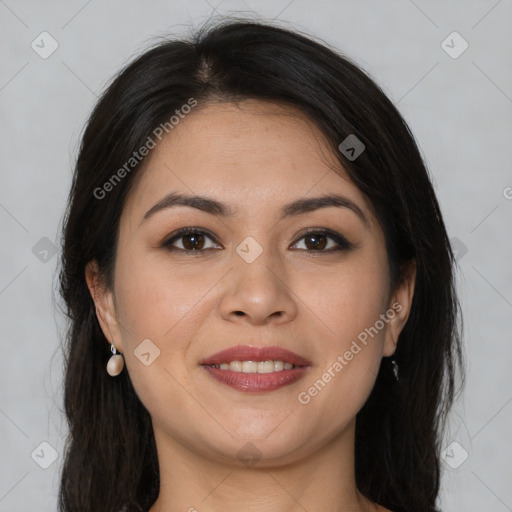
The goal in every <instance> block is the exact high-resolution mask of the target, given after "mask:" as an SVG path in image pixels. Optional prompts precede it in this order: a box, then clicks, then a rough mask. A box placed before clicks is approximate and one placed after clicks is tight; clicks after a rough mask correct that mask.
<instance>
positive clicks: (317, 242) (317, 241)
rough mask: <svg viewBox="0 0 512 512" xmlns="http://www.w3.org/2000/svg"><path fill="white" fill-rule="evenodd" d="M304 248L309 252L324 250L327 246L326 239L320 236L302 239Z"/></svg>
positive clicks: (308, 236) (315, 235)
mask: <svg viewBox="0 0 512 512" xmlns="http://www.w3.org/2000/svg"><path fill="white" fill-rule="evenodd" d="M304 240H306V247H307V248H308V249H309V250H317V249H325V246H326V245H327V237H326V236H325V235H322V234H312V235H307V236H305V237H304Z"/></svg>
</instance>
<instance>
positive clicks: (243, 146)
mask: <svg viewBox="0 0 512 512" xmlns="http://www.w3.org/2000/svg"><path fill="white" fill-rule="evenodd" d="M156 142H157V144H156V147H155V148H154V149H152V150H151V152H150V154H149V155H148V156H147V157H146V160H145V161H144V163H143V164H144V167H143V169H141V171H139V175H138V176H137V177H136V181H135V183H134V186H133V188H132V192H131V194H130V196H129V198H128V200H127V202H126V205H125V208H126V209H127V210H128V211H129V212H130V216H132V215H133V217H134V222H135V218H139V219H140V218H142V216H143V215H144V213H145V212H146V210H147V209H148V208H150V207H151V206H152V205H153V204H154V203H155V202H157V201H158V200H159V199H161V197H162V196H164V195H166V194H167V193H169V192H171V191H173V192H182V193H187V194H197V195H208V196H213V197H217V198H219V199H220V200H222V201H223V202H226V203H232V204H234V205H236V210H237V211H242V210H247V211H250V210H251V209H254V210H256V211H259V212H261V211H262V210H263V209H264V208H269V209H270V210H272V209H273V208H275V209H277V208H278V207H280V206H281V205H282V204H283V203H285V202H288V201H289V200H291V199H297V198H299V197H306V196H308V195H317V194H318V193H332V192H338V193H343V194H344V195H345V196H347V197H349V198H350V199H352V200H354V201H358V202H359V205H360V206H361V208H362V209H365V210H366V211H368V209H369V208H368V206H369V205H368V203H367V202H366V199H365V197H364V196H363V195H362V193H361V192H360V191H359V190H358V188H357V187H356V186H355V185H354V184H353V183H352V182H351V180H350V179H349V178H348V175H347V173H346V171H345V170H344V169H343V167H342V166H341V164H340V162H339V161H338V160H337V158H336V157H335V155H333V153H332V150H331V149H330V147H329V145H328V143H327V141H326V140H325V138H324V136H323V134H322V132H321V131H320V130H319V129H318V128H317V127H316V126H315V124H314V123H313V122H312V121H311V120H309V119H308V118H307V117H306V116H305V115H304V114H303V113H301V112H300V111H298V110H297V109H294V108H291V107H287V106H283V105H279V104H275V103H271V102H262V101H257V100H246V101H243V102H240V103H238V104H233V103H215V104H208V105H206V106H202V107H199V106H198V107H196V110H193V111H192V112H191V113H190V114H188V115H187V116H185V117H184V118H182V119H181V120H180V122H179V124H178V125H176V126H175V127H174V128H173V129H172V131H170V132H169V133H168V134H167V135H165V136H164V137H163V138H162V140H161V141H158V140H157V141H156ZM368 216H370V214H368Z"/></svg>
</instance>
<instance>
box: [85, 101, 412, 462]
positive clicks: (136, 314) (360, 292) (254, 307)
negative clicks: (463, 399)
mask: <svg viewBox="0 0 512 512" xmlns="http://www.w3.org/2000/svg"><path fill="white" fill-rule="evenodd" d="M343 138H344V137H343ZM341 140H342V138H341V139H340V142H341ZM145 164H146V167H145V169H144V171H143V172H142V173H141V174H140V175H139V176H137V181H136V182H135V183H134V185H135V187H134V188H133V189H132V191H131V192H130V194H129V196H128V199H127V202H126V204H125V206H124V209H123V212H122V216H121V220H120V232H119V244H118V250H117V259H116V265H115V276H114V283H115V284H114V289H113V290H103V291H101V292H100V293H99V294H98V295H95V299H96V303H97V306H98V308H97V311H98V316H99V319H100V323H101V326H102V328H103V331H104V333H105V336H106V337H107V339H108V340H109V341H111V340H112V339H113V340H114V344H115V346H116V348H117V349H118V350H119V351H120V352H122V353H123V354H124V358H125V364H126V367H127V370H128V372H129V374H130V378H131V380H132V382H133V385H134V387H135V390H136V392H137V394H138V396H139V397H140V399H141V401H142V403H143V404H144V406H145V407H146V408H147V409H148V411H149V413H150V414H151V416H152V419H153V426H154V429H155V435H156V436H157V438H158V439H160V440H162V439H166V440H167V441H168V442H169V443H170V444H171V445H174V446H180V447H185V448H187V449H188V450H192V451H193V452H194V453H196V454H198V455H201V456H206V457H209V458H214V459H215V460H223V461H231V462H233V461H235V462H236V460H237V459H238V460H240V463H242V462H243V460H242V459H243V455H247V453H246V452H247V451H250V450H253V451H254V456H257V457H258V458H259V457H261V458H262V459H263V461H266V462H267V463H268V464H269V465H273V464H283V463H286V462H292V461H295V460H298V459H299V458H300V457H303V456H305V455H307V454H308V453H313V452H314V451H315V450H318V449H319V448H320V447H321V446H324V445H326V443H327V442H328V441H330V440H332V439H333V437H335V436H337V435H340V434H343V433H344V432H347V431H348V429H350V428H351V427H353V422H354V418H355V415H356V413H357V412H358V411H359V410H360V408H361V407H362V405H363V404H364V402H365V400H366V398H367V397H368V395H369V393H370V391H371V389H372V387H373V385H374V382H375V379H376V375H377V373H378V370H379V364H380V361H381V358H382V357H383V356H384V355H385V356H389V355H391V354H392V353H393V352H394V348H395V343H394V340H396V339H397V338H398V334H399V332H400V330H401V328H402V327H403V325H404V323H405V321H406V319H407V315H408V311H409V306H410V299H411V294H412V285H411V281H409V282H406V284H403V285H401V287H400V288H398V289H396V290H390V278H389V269H388V261H387V256H386V250H385V241H384V236H383V233H382V230H381V228H380V226H379V224H378V222H377V220H376V218H375V217H374V216H373V215H372V213H371V211H370V208H369V204H368V202H367V200H366V199H365V197H364V196H363V195H362V193H361V192H360V191H359V190H358V188H357V187H356V186H355V185H354V184H353V183H352V182H351V181H350V180H349V179H348V176H347V175H346V173H345V171H344V170H343V168H342V167H341V165H340V164H339V162H338V161H337V160H336V159H335V158H334V156H333V155H332V153H331V152H330V150H329V148H328V146H327V145H326V143H325V142H323V139H322V136H321V133H320V132H319V130H318V129H317V128H316V127H315V126H314V125H313V124H312V123H310V122H308V121H307V120H306V119H305V118H304V117H303V116H302V115H300V114H299V113H297V112H294V111H293V110H290V109H285V108H284V107H279V106H277V105H275V104H271V103H264V102H260V101H253V100H252V101H245V102H242V103H241V104H239V105H238V106H236V105H234V104H231V103H224V104H215V105H212V104H210V105H208V106H206V107H203V108H201V109H200V108H199V107H198V108H197V109H196V110H194V111H192V113H190V114H189V115H188V116H187V117H185V118H184V119H182V120H181V121H180V123H179V124H178V125H177V126H175V127H174V128H173V130H172V131H171V132H170V133H169V134H168V135H166V137H165V138H163V140H162V141H161V142H159V143H158V144H157V146H156V147H155V148H154V149H152V150H151V153H150V155H149V156H148V157H147V161H146V162H145ZM335 168H336V169H337V171H336V170H335ZM169 194H180V195H182V196H191V197H194V196H202V197H207V198H208V199H209V200H211V201H215V202H218V203H222V205H223V208H224V209H225V210H226V211H225V214H221V213H220V210H215V211H213V213H212V211H205V210H204V207H205V206H207V203H206V202H202V203H197V206H199V207H197V208H196V207H192V206H186V205H183V204H182V205H174V206H169V205H168V207H165V208H159V209H157V210H153V211H152V213H151V214H149V215H146V213H147V212H148V211H150V210H151V209H152V208H153V207H154V206H155V205H156V204H158V203H159V202H160V201H162V200H163V199H164V198H165V197H166V196H168V195H169ZM326 196H331V197H334V196H339V197H340V199H338V205H337V206H336V205H333V204H332V203H331V204H329V205H327V206H326V203H323V204H324V206H322V203H321V202H318V201H317V202H316V203H314V202H313V203H309V201H311V200H312V199H313V198H320V197H326ZM104 200H108V197H107V198H105V199H104ZM294 203H295V205H294V206H289V205H291V204H294ZM287 205H288V206H287ZM181 228H193V229H192V231H193V233H192V234H190V233H189V234H188V235H187V234H185V235H176V232H177V231H178V230H179V229H181ZM308 231H311V232H312V233H310V234H309V235H307V233H306V232H308ZM323 231H328V232H329V233H327V234H326V233H322V232H323ZM338 237H339V238H338ZM166 241H167V242H168V245H165V242H166ZM194 248H195V252H193V250H194ZM86 275H87V280H88V284H89V287H90V289H91V293H93V295H94V293H98V291H99V290H98V289H96V292H94V290H93V288H94V285H93V282H94V279H93V267H92V266H88V269H87V273H86ZM112 292H113V293H112ZM148 340H149V341H148ZM238 345H248V346H250V347H269V346H273V347H280V348H282V349H286V350H288V351H291V352H293V353H295V354H297V355H298V356H301V357H302V358H303V359H305V360H307V362H309V365H308V366H306V367H303V368H302V369H292V370H287V369H284V367H283V369H281V366H280V363H277V364H276V363H275V360H283V359H284V362H286V359H287V356H283V355H279V354H276V356H275V357H274V356H272V357H271V358H270V359H273V360H274V363H262V365H256V366H257V367H258V369H257V371H260V370H261V373H260V374H259V375H260V377H258V375H256V374H250V375H247V374H246V373H245V372H236V371H235V370H236V369H237V368H238V366H237V364H236V363H233V365H230V366H229V368H230V369H229V370H225V369H224V368H226V365H227V364H229V363H230V362H231V360H235V359H236V358H237V357H238V356H236V355H227V356H224V357H225V361H224V362H225V363H226V365H224V366H223V368H222V369H220V368H219V369H217V370H211V368H210V369H209V370H208V369H207V366H206V365H203V364H201V362H204V360H205V359H207V358H209V357H210V356H212V355H213V354H215V353H217V352H219V351H223V350H225V349H228V348H231V347H234V346H238ZM105 354H106V356H107V354H108V345H106V347H105ZM266 357H267V358H268V357H269V356H268V355H267V356H266ZM241 359H245V360H248V359H249V356H247V355H245V356H242V357H241ZM269 365H270V366H269ZM240 367H241V368H242V369H245V370H248V371H254V370H255V366H254V365H253V364H251V363H247V364H245V365H243V364H241V365H240ZM274 370H275V372H274ZM221 372H229V374H230V375H232V377H229V378H228V380H229V381H230V382H231V384H232V385H228V384H227V383H226V382H222V381H220V380H218V379H217V378H216V377H215V376H214V375H213V373H215V374H216V375H220V374H221ZM231 372H232V373H231ZM264 372H269V373H264ZM286 372H292V373H286ZM226 375H228V373H224V374H223V375H220V376H221V378H222V376H224V377H225V376H226ZM288 376H293V378H291V379H290V382H289V383H288V384H285V385H279V384H280V383H281V380H280V379H287V377H288ZM230 379H231V380H230ZM297 379H298V380H297ZM258 385H260V386H262V387H257V386H258ZM248 443H252V445H249V444H248ZM244 450H245V451H244ZM260 464H261V463H260Z"/></svg>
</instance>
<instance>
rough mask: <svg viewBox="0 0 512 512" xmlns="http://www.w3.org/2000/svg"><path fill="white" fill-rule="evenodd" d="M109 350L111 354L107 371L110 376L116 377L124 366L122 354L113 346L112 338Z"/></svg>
mask: <svg viewBox="0 0 512 512" xmlns="http://www.w3.org/2000/svg"><path fill="white" fill-rule="evenodd" d="M110 351H111V352H112V355H111V356H110V359H109V360H108V363H107V373H108V374H109V375H110V376H111V377H116V376H117V375H119V374H120V373H121V372H122V371H123V368H124V357H123V356H122V354H118V353H117V350H116V348H115V347H114V341H113V340H112V344H111V345H110Z"/></svg>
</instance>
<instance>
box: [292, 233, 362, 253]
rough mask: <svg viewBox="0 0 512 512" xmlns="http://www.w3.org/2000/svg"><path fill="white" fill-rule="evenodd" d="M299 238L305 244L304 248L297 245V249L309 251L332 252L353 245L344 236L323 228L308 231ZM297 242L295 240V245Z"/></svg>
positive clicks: (352, 246)
mask: <svg viewBox="0 0 512 512" xmlns="http://www.w3.org/2000/svg"><path fill="white" fill-rule="evenodd" d="M299 240H304V246H305V247H304V248H302V247H299V249H303V250H306V251H309V252H319V253H324V252H334V251H342V250H348V249H352V248H354V247H355V246H354V244H352V243H350V242H349V241H348V240H347V239H346V238H345V237H344V236H342V235H340V234H338V233H334V232H331V231H325V230H317V231H309V232H307V233H304V234H303V235H302V237H301V238H300V239H299ZM333 242H334V243H333ZM297 244H298V242H296V244H295V245H297ZM329 244H330V245H329ZM326 248H327V249H326ZM324 249H326V250H324Z"/></svg>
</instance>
